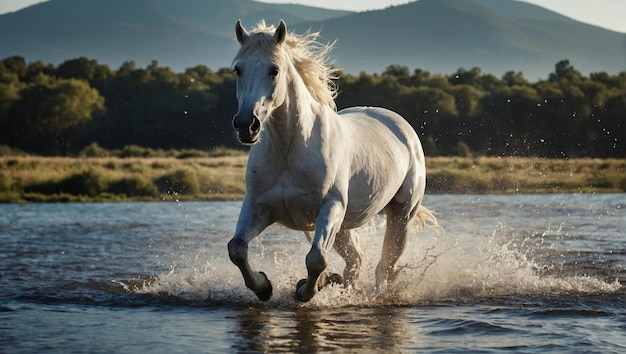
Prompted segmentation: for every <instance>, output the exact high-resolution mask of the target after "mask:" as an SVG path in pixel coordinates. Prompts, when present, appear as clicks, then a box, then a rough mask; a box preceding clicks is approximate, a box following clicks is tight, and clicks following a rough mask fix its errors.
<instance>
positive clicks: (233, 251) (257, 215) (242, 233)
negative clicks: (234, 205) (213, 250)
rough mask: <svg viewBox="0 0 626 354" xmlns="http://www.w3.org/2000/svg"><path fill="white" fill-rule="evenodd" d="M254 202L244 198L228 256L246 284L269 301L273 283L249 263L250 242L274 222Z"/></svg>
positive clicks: (258, 295) (260, 296)
mask: <svg viewBox="0 0 626 354" xmlns="http://www.w3.org/2000/svg"><path fill="white" fill-rule="evenodd" d="M251 205H252V203H250V202H249V201H248V200H244V203H243V206H242V208H241V212H240V214H239V221H238V222H237V230H236V231H235V235H234V236H233V238H232V239H231V240H230V241H229V242H228V256H229V257H230V260H231V261H232V262H233V263H234V264H235V265H236V266H237V267H238V268H239V270H240V271H241V275H243V279H244V281H245V283H246V286H247V287H248V288H249V289H250V290H252V291H254V293H255V294H256V296H257V297H258V298H259V299H260V300H262V301H267V300H269V299H270V298H271V297H272V284H271V283H270V281H269V279H268V278H267V276H266V275H265V273H263V272H255V271H253V270H252V268H251V267H250V264H249V263H248V244H249V243H250V241H251V240H253V239H254V238H255V237H257V236H258V235H259V234H260V233H261V232H262V231H263V230H264V229H265V228H266V227H267V226H269V225H270V224H271V223H272V222H271V220H270V218H269V217H268V216H267V213H265V212H264V211H263V210H258V209H257V210H255V209H253V208H252V207H251Z"/></svg>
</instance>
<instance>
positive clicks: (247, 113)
mask: <svg viewBox="0 0 626 354" xmlns="http://www.w3.org/2000/svg"><path fill="white" fill-rule="evenodd" d="M270 29H272V28H270ZM235 33H236V35H237V41H239V44H241V48H240V50H239V53H238V54H237V57H235V60H234V61H233V71H234V72H235V73H236V74H237V100H238V101H239V110H238V111H237V114H235V116H234V117H233V128H234V129H235V131H236V132H237V137H238V138H239V141H240V142H241V143H242V144H244V145H253V144H255V143H257V142H258V141H259V135H260V133H261V127H262V125H263V123H264V122H265V121H266V120H268V119H269V117H270V116H271V115H272V112H273V111H274V110H275V109H276V108H278V107H280V106H281V105H282V104H283V102H284V100H285V96H286V87H287V86H286V80H285V78H284V76H285V75H283V74H282V73H281V68H280V67H279V62H280V59H279V53H280V50H279V49H280V46H281V45H282V43H283V42H284V41H285V37H286V36H287V26H286V25H285V22H283V21H282V20H281V21H280V24H279V25H278V27H277V28H276V30H274V31H273V33H272V32H271V31H267V30H263V31H261V30H259V31H253V32H252V33H248V31H246V29H245V28H243V26H242V25H241V21H237V25H236V27H235Z"/></svg>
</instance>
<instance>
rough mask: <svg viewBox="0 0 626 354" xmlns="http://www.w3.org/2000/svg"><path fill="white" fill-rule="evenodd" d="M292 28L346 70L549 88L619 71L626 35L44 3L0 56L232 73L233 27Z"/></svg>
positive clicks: (427, 4)
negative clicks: (579, 75) (491, 79)
mask: <svg viewBox="0 0 626 354" xmlns="http://www.w3.org/2000/svg"><path fill="white" fill-rule="evenodd" d="M281 18H282V19H284V20H285V21H286V22H287V25H288V28H290V29H291V30H295V31H297V32H302V31H305V30H307V29H309V28H312V29H314V30H320V31H321V32H322V38H321V39H322V40H323V41H328V42H332V41H334V40H337V43H336V46H335V49H334V50H333V51H332V52H331V55H332V56H333V58H334V59H335V63H336V65H338V66H339V67H342V68H343V69H344V70H345V71H346V72H350V73H358V72H359V71H367V72H381V71H383V70H384V69H385V68H386V67H387V66H389V65H392V64H400V65H406V66H408V67H410V68H418V67H419V68H422V69H425V70H428V71H431V72H440V73H452V72H455V71H456V70H457V69H458V68H460V67H464V68H466V69H469V68H471V67H474V66H478V67H480V68H481V69H482V71H483V72H490V73H494V74H496V75H501V74H502V73H504V72H506V71H509V70H514V71H522V72H523V73H524V75H525V76H526V77H527V78H529V79H536V78H540V77H541V78H545V77H547V75H548V74H549V73H550V72H552V71H553V69H554V64H555V63H556V62H558V61H559V60H562V59H568V60H570V62H571V63H572V65H574V67H575V68H576V69H578V70H580V71H581V72H583V73H589V72H599V71H607V72H609V73H618V72H621V71H624V70H626V64H625V63H626V49H625V43H626V34H624V33H619V32H613V31H610V30H606V29H603V28H600V27H596V26H592V25H587V24H584V23H581V22H578V21H575V20H572V19H570V18H568V17H565V16H561V15H559V14H557V13H555V12H552V11H549V10H546V9H544V8H541V7H538V6H535V5H531V4H527V3H524V2H520V1H512V0H419V1H415V2H411V3H409V4H406V5H401V6H395V7H390V8H386V9H384V10H378V11H368V12H360V13H354V12H347V11H332V10H324V9H319V8H313V7H306V6H300V5H278V4H266V3H259V2H255V1H251V0H211V1H206V0H132V1H127V0H90V1H85V0H50V1H48V2H45V3H41V4H38V5H34V6H31V7H29V8H26V9H23V10H21V11H18V12H14V13H9V14H5V15H0V58H4V57H7V56H11V55H21V56H24V57H25V58H26V59H27V60H28V61H34V60H42V61H44V62H51V63H55V64H58V63H60V62H62V61H64V60H66V59H69V58H75V57H78V56H86V57H90V58H95V59H98V61H100V62H102V63H106V64H108V65H110V66H111V67H113V68H116V67H118V66H119V65H120V64H121V63H123V62H124V61H128V60H134V61H135V62H136V63H137V64H138V65H146V64H148V63H150V61H152V60H157V61H158V62H159V63H160V64H161V65H167V66H170V67H172V68H173V69H174V70H176V71H181V70H183V69H185V68H188V67H192V66H195V65H198V64H204V65H207V66H209V67H211V68H213V69H218V68H221V67H227V66H229V65H230V62H231V60H232V57H233V56H234V54H235V51H236V50H237V43H236V41H235V40H234V33H233V32H234V30H233V29H234V24H235V22H236V20H237V19H242V21H243V22H244V25H246V26H247V27H248V28H249V27H251V26H253V25H254V24H255V23H257V22H258V21H259V20H260V19H266V20H267V21H268V23H277V22H278V20H279V19H281Z"/></svg>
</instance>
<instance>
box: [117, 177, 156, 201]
mask: <svg viewBox="0 0 626 354" xmlns="http://www.w3.org/2000/svg"><path fill="white" fill-rule="evenodd" d="M107 191H108V192H109V193H113V194H123V195H126V196H129V197H151V196H155V195H156V191H157V187H156V186H155V185H154V183H152V181H151V180H150V179H148V178H146V177H144V176H142V175H136V176H131V177H124V178H121V179H118V180H117V181H113V182H111V183H110V184H109V187H108V188H107Z"/></svg>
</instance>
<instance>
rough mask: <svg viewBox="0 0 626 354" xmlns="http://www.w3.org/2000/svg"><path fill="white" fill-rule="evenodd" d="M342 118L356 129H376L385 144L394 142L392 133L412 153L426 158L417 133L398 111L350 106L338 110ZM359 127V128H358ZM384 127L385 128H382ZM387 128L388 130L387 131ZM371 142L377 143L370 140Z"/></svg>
mask: <svg viewBox="0 0 626 354" xmlns="http://www.w3.org/2000/svg"><path fill="white" fill-rule="evenodd" d="M337 114H338V115H339V117H340V119H345V120H348V121H350V123H351V124H353V125H354V126H355V128H354V129H355V130H356V131H357V132H358V131H359V130H363V131H366V130H367V129H368V127H369V130H375V131H376V135H380V136H381V139H384V141H383V142H384V143H385V144H392V143H393V140H394V139H390V138H389V137H388V136H387V135H389V134H392V135H393V136H394V137H395V140H396V141H397V143H399V144H401V145H403V146H405V147H407V148H408V149H409V150H410V152H411V154H412V155H414V156H415V157H416V158H417V159H419V160H422V161H423V160H424V157H423V156H424V154H423V151H422V146H421V143H420V141H419V138H418V137H417V133H415V130H414V129H413V127H411V125H410V124H409V123H408V122H407V121H406V120H405V119H404V118H403V117H402V116H401V115H399V114H398V113H396V112H394V111H391V110H389V109H386V108H381V107H349V108H345V109H342V110H341V111H339V112H337ZM357 127H358V128H357ZM382 127H384V128H385V129H381V128H382ZM385 130H387V131H385ZM369 143H374V144H375V143H376V138H374V141H371V140H370V141H368V144H369Z"/></svg>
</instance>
